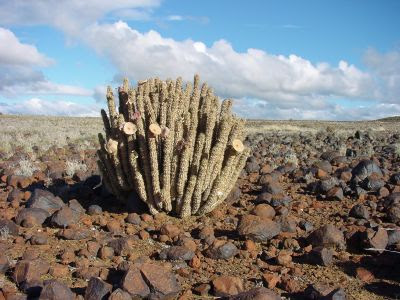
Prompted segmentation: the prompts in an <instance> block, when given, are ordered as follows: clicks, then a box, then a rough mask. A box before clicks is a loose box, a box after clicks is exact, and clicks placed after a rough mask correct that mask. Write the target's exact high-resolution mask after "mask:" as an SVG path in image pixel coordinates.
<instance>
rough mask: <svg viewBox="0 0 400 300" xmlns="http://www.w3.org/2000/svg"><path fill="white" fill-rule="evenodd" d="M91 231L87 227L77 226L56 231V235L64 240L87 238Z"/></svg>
mask: <svg viewBox="0 0 400 300" xmlns="http://www.w3.org/2000/svg"><path fill="white" fill-rule="evenodd" d="M91 235H92V232H91V231H90V230H88V229H83V228H78V229H70V228H67V229H63V230H60V231H59V232H58V236H59V237H62V238H64V239H66V240H77V241H79V240H84V239H87V238H89V237H90V236H91Z"/></svg>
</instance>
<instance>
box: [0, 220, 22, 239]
mask: <svg viewBox="0 0 400 300" xmlns="http://www.w3.org/2000/svg"><path fill="white" fill-rule="evenodd" d="M0 230H1V231H4V232H7V234H9V235H12V236H17V235H18V233H19V228H18V226H17V225H16V224H15V223H14V222H13V221H10V220H0Z"/></svg>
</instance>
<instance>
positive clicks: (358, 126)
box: [246, 120, 400, 134]
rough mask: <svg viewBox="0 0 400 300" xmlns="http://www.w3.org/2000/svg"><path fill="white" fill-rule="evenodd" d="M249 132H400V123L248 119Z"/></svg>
mask: <svg viewBox="0 0 400 300" xmlns="http://www.w3.org/2000/svg"><path fill="white" fill-rule="evenodd" d="M246 125H247V126H246V128H247V133H248V134H252V133H258V132H267V131H274V132H276V131H279V132H283V133H295V132H299V131H303V132H310V133H317V132H319V131H322V130H324V131H328V132H332V133H335V134H349V133H354V132H355V131H356V130H363V131H364V130H371V131H373V132H374V131H375V132H383V131H388V132H396V131H397V132H399V131H400V125H399V122H396V121H385V122H381V121H357V122H338V121H290V120H288V121H269V120H248V121H247V123H246Z"/></svg>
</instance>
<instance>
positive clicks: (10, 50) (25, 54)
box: [0, 27, 53, 66]
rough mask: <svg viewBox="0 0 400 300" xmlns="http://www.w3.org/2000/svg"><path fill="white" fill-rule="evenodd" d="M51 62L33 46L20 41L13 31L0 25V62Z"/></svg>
mask: <svg viewBox="0 0 400 300" xmlns="http://www.w3.org/2000/svg"><path fill="white" fill-rule="evenodd" d="M52 63H53V60H52V59H50V58H48V57H46V56H45V55H43V54H41V53H39V51H38V50H37V49H36V47H35V46H33V45H28V44H23V43H21V42H20V41H19V40H18V38H17V37H16V36H15V35H14V33H12V32H11V31H10V30H8V29H5V28H1V27H0V64H3V65H20V66H21V65H22V66H26V65H35V66H49V65H50V64H52Z"/></svg>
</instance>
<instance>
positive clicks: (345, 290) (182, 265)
mask: <svg viewBox="0 0 400 300" xmlns="http://www.w3.org/2000/svg"><path fill="white" fill-rule="evenodd" d="M310 124H311V123H310ZM352 124H353V125H352V127H351V126H349V124H346V123H345V124H344V125H340V126H344V127H345V129H346V130H338V128H339V127H340V126H339V125H337V126H336V125H334V124H333V125H332V124H328V125H327V124H326V123H322V125H321V124H319V127H316V123H315V122H314V123H312V125H310V126H308V125H307V126H303V125H304V123H301V122H296V123H293V122H292V123H290V122H287V123H284V124H283V123H282V122H276V123H273V124H272V125H271V124H270V123H268V124H267V123H265V124H264V125H263V124H262V123H257V122H256V123H251V124H250V125H251V126H249V136H248V137H247V139H246V144H247V145H248V146H249V147H251V148H252V155H251V156H250V157H249V159H248V162H247V164H246V167H245V169H244V170H243V171H242V173H241V176H240V178H239V180H238V182H237V185H236V187H235V188H234V190H233V191H232V192H231V194H230V195H229V197H228V199H227V201H226V203H225V204H223V205H222V206H220V207H218V208H217V209H216V210H215V211H213V212H212V213H211V214H209V215H207V216H202V217H191V218H189V219H186V220H180V219H177V218H174V217H171V216H167V215H165V214H158V215H156V216H151V215H149V214H147V213H146V211H145V210H143V207H141V206H140V204H138V205H136V206H134V205H129V206H124V205H123V204H121V203H118V202H117V201H116V200H115V199H114V198H113V196H112V195H110V194H109V193H108V192H107V191H106V190H105V189H104V188H103V187H102V185H101V179H100V177H99V176H98V171H97V167H96V150H95V149H94V148H90V147H85V148H82V147H80V146H79V145H77V144H74V143H73V142H69V143H66V145H65V146H63V147H62V148H57V147H55V146H53V147H50V148H49V149H46V151H41V152H39V151H37V149H36V148H35V149H36V150H35V149H33V150H32V151H29V152H25V151H15V153H14V154H13V155H11V156H10V155H4V156H3V157H6V158H4V159H3V160H2V161H1V163H0V175H1V180H0V182H1V183H0V288H1V290H0V299H27V298H28V299H36V298H39V299H67V300H68V299H93V300H94V299H114V300H115V299H137V298H141V297H147V298H149V299H175V298H177V299H214V298H225V299H280V298H281V297H282V298H284V299H398V298H400V126H399V125H398V123H396V122H393V123H390V124H389V125H388V124H383V125H382V124H375V123H370V125H371V126H372V125H373V126H372V127H371V129H368V127H366V126H358V125H360V124H358V125H357V124H356V126H354V123H352ZM362 124H365V123H362ZM367 124H368V123H367ZM263 126H264V127H263ZM265 126H269V130H266V128H265ZM271 126H273V128H272V127H271ZM346 126H347V127H346ZM316 128H318V129H316ZM382 128H383V129H382ZM357 129H358V130H357ZM32 146H33V147H34V145H32Z"/></svg>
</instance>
